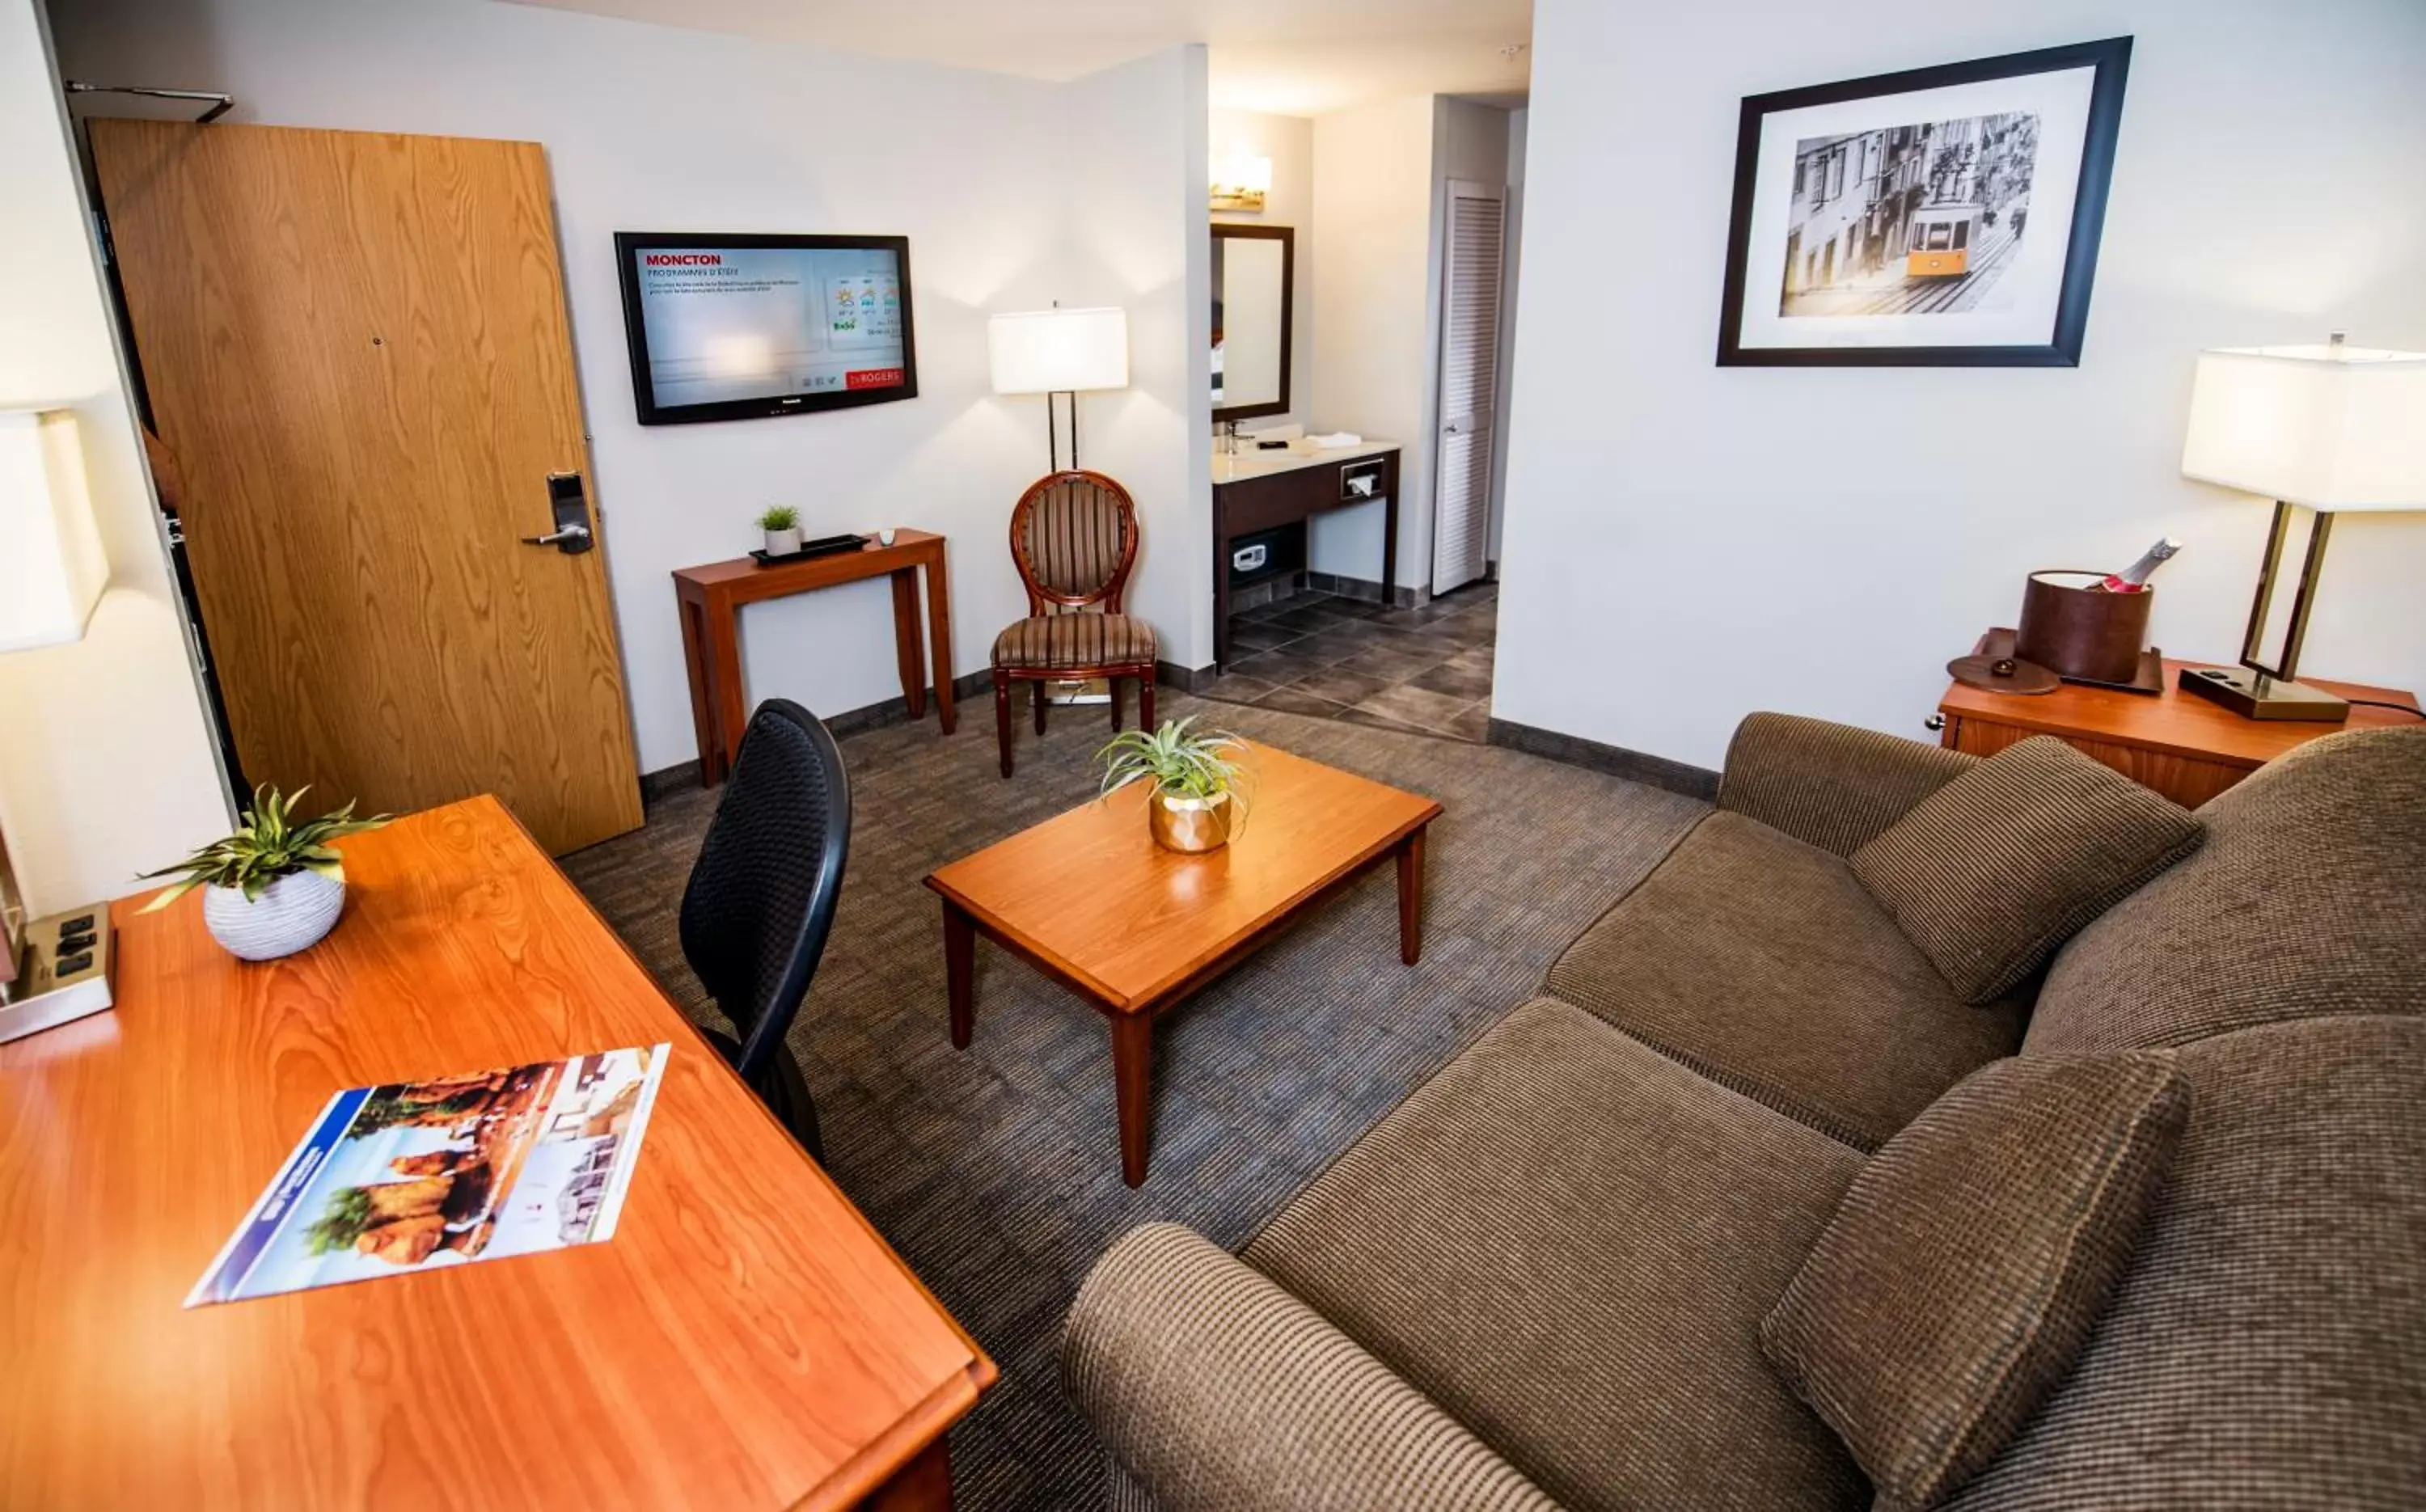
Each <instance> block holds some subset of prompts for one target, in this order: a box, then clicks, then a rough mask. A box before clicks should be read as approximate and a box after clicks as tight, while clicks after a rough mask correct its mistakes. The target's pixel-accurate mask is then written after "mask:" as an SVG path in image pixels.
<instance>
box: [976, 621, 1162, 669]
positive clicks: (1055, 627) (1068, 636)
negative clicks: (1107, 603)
mask: <svg viewBox="0 0 2426 1512" xmlns="http://www.w3.org/2000/svg"><path fill="white" fill-rule="evenodd" d="M1154 657H1155V643H1154V626H1152V625H1150V624H1147V623H1146V622H1145V621H1144V620H1142V619H1137V618H1136V617H1135V616H1132V615H1125V614H1044V615H1037V616H1034V617H1033V618H1031V619H1022V620H1020V621H1019V622H1018V623H1017V624H1014V625H1012V626H1011V628H1010V629H1008V630H1005V631H1004V632H1003V633H1002V634H1001V635H997V636H995V642H994V665H995V666H996V667H1025V668H1061V667H1068V668H1079V667H1140V666H1143V665H1145V664H1147V663H1150V662H1152V661H1153V660H1154Z"/></svg>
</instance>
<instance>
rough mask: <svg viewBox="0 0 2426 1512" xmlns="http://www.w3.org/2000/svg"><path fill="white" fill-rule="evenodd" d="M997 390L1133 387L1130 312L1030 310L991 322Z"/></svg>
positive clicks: (988, 347) (1042, 391)
mask: <svg viewBox="0 0 2426 1512" xmlns="http://www.w3.org/2000/svg"><path fill="white" fill-rule="evenodd" d="M986 350H987V353H988V355H989V356H990V357H991V358H992V359H993V362H994V392H995V393H996V394H1060V393H1065V392H1071V391H1075V390H1078V389H1125V388H1127V387H1128V386H1129V316H1128V312H1127V311H1125V310H1121V309H1116V308H1115V309H1101V310H1028V311H1024V312H1021V313H1020V314H1007V315H995V317H993V318H992V319H991V320H989V321H987V322H986Z"/></svg>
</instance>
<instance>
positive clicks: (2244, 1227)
mask: <svg viewBox="0 0 2426 1512" xmlns="http://www.w3.org/2000/svg"><path fill="white" fill-rule="evenodd" d="M2024 1058H2025V1059H2028V1058H2030V1057H2028V1056H2025V1057H2024ZM2174 1064H2175V1070H2178V1071H2179V1072H2180V1073H2181V1075H2182V1077H2183V1078H2184V1080H2186V1081H2188V1082H2189V1083H2190V1086H2191V1106H2190V1121H2189V1123H2188V1125H2187V1126H2186V1127H2185V1128H2184V1129H2183V1131H2182V1138H2181V1145H2180V1148H2179V1149H2178V1150H2175V1154H2174V1162H2173V1169H2172V1171H2171V1173H2170V1174H2169V1175H2168V1177H2167V1178H2166V1182H2165V1187H2164V1190H2163V1191H2162V1192H2161V1193H2160V1194H2159V1196H2158V1198H2157V1202H2156V1206H2155V1208H2154V1209H2153V1210H2152V1211H2151V1212H2150V1214H2149V1215H2148V1220H2147V1223H2146V1226H2145V1227H2144V1229H2143V1231H2142V1233H2141V1236H2140V1244H2139V1247H2138V1248H2137V1250H2135V1251H2134V1253H2133V1255H2132V1258H2131V1263H2130V1264H2129V1266H2128V1268H2127V1270H2126V1271H2125V1272H2124V1276H2123V1279H2122V1281H2121V1282H2120V1284H2118V1285H2117V1286H2116V1287H2115V1290H2114V1294H2113V1295H2112V1297H2111V1299H2110V1300H2109V1301H2108V1303H2107V1306H2106V1311H2105V1313H2104V1315H2103V1316H2101V1317H2100V1318H2099V1319H2098V1323H2097V1327H2096V1329H2095V1331H2094V1332H2093V1333H2092V1335H2091V1336H2090V1340H2089V1343H2088V1345H2087V1346H2086V1348H2084V1349H2083V1351H2082V1352H2081V1355H2080V1358H2079V1359H2078V1360H2077V1361H2076V1362H2075V1364H2074V1366H2073V1369H2072V1373H2071V1374H2070V1375H2067V1376H2066V1377H2065V1378H2064V1380H2063V1382H2062V1385H2060V1386H2059V1387H2058V1388H2057V1389H2056V1391H2055V1392H2054V1393H2053V1394H2052V1395H2050V1396H2049V1397H2048V1398H2047V1399H2046V1402H2045V1403H2044V1404H2043V1405H2042V1406H2041V1407H2040V1408H2039V1411H2038V1414H2037V1415H2036V1416H2035V1417H2034V1418H2032V1419H2031V1421H2030V1424H2029V1425H2028V1426H2026V1427H2025V1428H2024V1429H2023V1431H2022V1434H2021V1437H2020V1438H2018V1439H2017V1440H2014V1443H2013V1444H2012V1445H2011V1446H2010V1447H2009V1448H2007V1449H2006V1451H2005V1452H2004V1453H2003V1454H2002V1455H2000V1456H1997V1459H1996V1460H1995V1461H1994V1462H1993V1463H1992V1464H1990V1465H1989V1466H1988V1468H1987V1469H1986V1470H1985V1471H1983V1472H1981V1475H1980V1476H1979V1478H1978V1479H1976V1480H1974V1481H1973V1482H1972V1483H1971V1484H1970V1485H1969V1486H1967V1487H1965V1488H1963V1489H1962V1490H1961V1491H1959V1492H1957V1493H1956V1494H1955V1496H1954V1498H1953V1500H1952V1501H1951V1502H1949V1504H1948V1505H1949V1506H1950V1507H1952V1508H1956V1509H1960V1512H2024V1509H2030V1512H2037V1509H2043V1508H2048V1507H2059V1506H2099V1507H2160V1506H2161V1507H2287V1506H2333V1507H2383V1508H2392V1507H2411V1508H2414V1507H2418V1506H2426V1118H2421V1117H2420V1116H2419V1110H2420V1109H2421V1108H2426V1019H2417V1018H2389V1017H2367V1018H2362V1017H2349V1018H2323V1019H2308V1020H2303V1021H2295V1022H2289V1023H2281V1024H2272V1025H2268V1026H2265V1027H2262V1028H2256V1029H2249V1030H2243V1031H2240V1032H2239V1033H2235V1034H2230V1035H2224V1036H2218V1037H2213V1038H2209V1039H2202V1040H2200V1041H2198V1042H2196V1043H2194V1044H2189V1045H2184V1046H2182V1047H2181V1048H2180V1049H2178V1050H2176V1051H2175V1052H2174Z"/></svg>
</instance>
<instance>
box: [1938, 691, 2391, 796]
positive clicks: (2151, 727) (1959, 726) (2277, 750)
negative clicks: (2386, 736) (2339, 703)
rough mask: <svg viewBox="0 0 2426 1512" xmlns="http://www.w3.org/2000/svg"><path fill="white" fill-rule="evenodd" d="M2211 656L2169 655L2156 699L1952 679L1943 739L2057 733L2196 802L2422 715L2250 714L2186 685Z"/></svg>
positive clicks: (2360, 709)
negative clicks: (2266, 768)
mask: <svg viewBox="0 0 2426 1512" xmlns="http://www.w3.org/2000/svg"><path fill="white" fill-rule="evenodd" d="M2212 665H2213V664H2212V663H2208V662H2176V661H2170V660H2169V661H2167V662H2166V663H2165V690H2164V692H2162V693H2160V694H2159V695H2157V696H2156V697H2154V698H2151V697H2149V696H2148V695H2147V694H2144V693H2124V692H2121V691H2119V690H2117V689H2114V688H2102V687H2087V686H2084V685H2082V684H2078V683H2066V684H2063V685H2062V687H2059V688H2057V689H2056V690H2055V691H2054V692H2052V693H2042V694H2036V695H2030V696H2021V695H2015V694H2012V693H1991V692H1989V691H1987V690H1986V689H1984V688H1975V687H1969V686H1966V685H1965V684H1961V683H1955V684H1949V686H1948V687H1947V690H1946V696H1945V697H1944V698H1943V699H1941V700H1938V704H1937V712H1938V714H1939V715H1941V716H1943V717H1944V718H1945V721H1946V724H1945V728H1944V731H1943V732H1941V733H1940V735H1939V736H1938V744H1940V745H1942V746H1944V747H1946V748H1948V749H1949V750H1961V751H1968V752H1970V753H1971V754H1972V755H1974V756H1993V755H1995V754H1996V753H1997V752H1998V751H2000V750H2002V749H2004V748H2006V747H2008V746H2011V745H2014V743H2016V742H2018V741H2022V740H2027V739H2029V738H2030V736H2032V735H2041V734H2045V735H2056V736H2059V737H2061V738H2062V740H2063V741H2064V742H2065V743H2066V744H2068V745H2070V746H2072V747H2074V748H2077V749H2078V750H2080V751H2083V752H2085V753H2087V754H2088V755H2091V756H2094V757H2095V758H2096V759H2097V760H2099V761H2101V762H2104V763H2105V764H2107V765H2109V766H2111V767H2113V768H2114V769H2115V770H2116V771H2118V772H2121V773H2122V774H2123V775H2124V776H2126V777H2127V778H2129V779H2131V780H2133V781H2135V782H2138V783H2139V784H2141V785H2142V786H2143V787H2150V788H2154V789H2156V790H2157V791H2158V792H2159V793H2161V794H2163V795H2164V796H2167V797H2169V798H2171V799H2173V800H2174V801H2175V803H2178V804H2181V805H2182V806H2183V807H2184V808H2191V809H2195V808H2197V807H2198V806H2199V805H2200V804H2202V803H2205V802H2206V801H2207V800H2208V799H2209V798H2211V797H2214V796H2216V795H2217V794H2219V793H2221V792H2223V791H2224V789H2226V788H2228V787H2230V786H2232V785H2233V784H2234V783H2235V782H2238V781H2240V780H2241V779H2242V778H2244V777H2247V776H2248V775H2249V774H2250V773H2252V772H2254V771H2256V770H2257V768H2259V767H2260V766H2263V765H2265V764H2267V763H2268V762H2271V761H2272V760H2273V759H2274V758H2275V757H2277V756H2280V755H2282V754H2283V753H2284V752H2286V751H2289V750H2292V749H2295V748H2298V747H2301V746H2305V745H2306V744H2307V743H2308V742H2309V741H2312V740H2315V739H2317V738H2319V737H2320V736H2323V735H2330V734H2332V733H2334V732H2336V731H2338V730H2364V729H2368V728H2370V727H2372V726H2375V725H2391V724H2416V723H2417V722H2418V721H2417V718H2416V717H2415V716H2410V715H2404V714H2400V713H2397V712H2395V711H2393V710H2391V709H2374V708H2369V706H2367V705H2366V704H2364V703H2360V704H2353V705H2352V706H2351V716H2350V721H2349V723H2347V724H2324V723H2320V722H2317V721H2314V720H2306V719H2302V720H2284V719H2244V718H2242V717H2241V716H2239V715H2237V714H2235V713H2233V712H2232V711H2231V710H2230V709H2227V708H2225V707H2224V705H2222V704H2220V703H2212V702H2209V701H2208V700H2206V699H2202V698H2200V697H2198V696H2197V695H2196V694H2193V693H2184V692H2183V691H2182V690H2181V685H2180V684H2181V676H2182V668H2185V667H2208V666H2212ZM2301 681H2302V682H2304V683H2307V684H2311V685H2312V686H2315V687H2321V688H2323V689H2325V690H2326V691H2327V692H2330V693H2338V694H2340V695H2341V696H2342V697H2343V698H2346V699H2385V700H2390V701H2392V702H2395V703H2404V704H2407V705H2409V706H2410V707H2411V708H2415V707H2417V705H2418V700H2417V699H2416V698H2415V697H2414V696H2412V695H2410V694H2407V693H2404V692H2402V691H2401V690H2400V689H2398V688H2379V687H2369V686H2366V685H2365V684H2358V683H2328V682H2325V681H2324V680H2323V679H2321V678H2313V677H2310V678H2303V679H2301Z"/></svg>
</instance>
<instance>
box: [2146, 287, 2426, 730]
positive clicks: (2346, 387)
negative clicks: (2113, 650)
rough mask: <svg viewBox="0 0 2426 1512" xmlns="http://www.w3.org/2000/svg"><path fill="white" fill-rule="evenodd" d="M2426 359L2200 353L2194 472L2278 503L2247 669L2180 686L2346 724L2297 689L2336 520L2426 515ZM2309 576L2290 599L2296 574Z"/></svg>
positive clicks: (2278, 349)
mask: <svg viewBox="0 0 2426 1512" xmlns="http://www.w3.org/2000/svg"><path fill="white" fill-rule="evenodd" d="M2421 417H2426V352H2392V351H2371V350H2367V349H2364V348H2361V347H2355V346H2348V345H2347V344H2345V343H2344V342H2343V340H2342V337H2341V335H2340V333H2339V332H2336V333H2335V335H2334V338H2333V340H2332V341H2331V342H2330V343H2328V344H2326V345H2325V346H2245V347H2230V348H2224V349H2221V350H2217V351H2209V352H2202V353H2200V354H2199V361H2198V376H2197V379H2196V381H2195V384H2194V386H2193V387H2192V390H2191V423H2190V434H2189V437H2188V439H2187V440H2186V441H2185V442H2184V443H2183V446H2182V475H2184V476H2185V477H2193V478H2197V479H2199V480H2201V481H2202V482H2207V483H2218V484H2222V485H2223V486H2224V487H2225V488H2228V489H2240V490H2241V491H2244V492H2249V493H2256V494H2260V495H2263V496H2265V497H2268V498H2272V500H2273V501H2274V521H2273V524H2272V528H2271V529H2270V530H2269V531H2268V533H2267V537H2266V555H2265V558H2264V559H2263V560H2262V561H2261V562H2260V563H2259V564H2258V571H2257V595H2256V600H2255V602H2254V603H2252V604H2251V606H2250V610H2249V627H2248V629H2247V631H2246V632H2244V633H2243V635H2242V636H2241V644H2240V668H2239V669H2230V668H2203V669H2185V670H2184V671H2183V673H2182V675H2181V687H2182V690H2183V691H2184V692H2186V693H2195V694H2197V695H2198V696H2199V697H2201V698H2204V699H2209V700H2213V701H2215V702H2217V703H2221V704H2223V705H2224V707H2225V708H2227V709H2231V710H2232V711H2234V712H2235V713H2237V714H2240V715H2241V716H2245V717H2247V718H2251V719H2320V720H2342V719H2347V718H2349V717H2350V704H2349V703H2348V702H2347V701H2346V700H2342V699H2339V698H2337V697H2335V696H2334V695H2333V694H2331V693H2328V692H2326V691H2325V690H2324V689H2322V688H2318V687H2311V686H2309V685H2308V684H2305V683H2301V682H2299V681H2297V673H2298V671H2299V666H2300V648H2301V646H2302V645H2303V643H2305V640H2306V639H2307V635H2308V616H2309V612H2310V611H2311V610H2312V609H2313V608H2314V607H2315V606H2316V596H2317V581H2318V576H2319V574H2320V572H2321V570H2322V569H2323V567H2324V562H2325V542H2326V540H2327V539H2328V538H2329V537H2330V536H2331V535H2332V533H2333V526H2334V516H2335V515H2337V514H2343V513H2349V512H2351V511H2354V510H2366V511H2373V512H2384V513H2390V512H2396V511H2412V510H2426V418H2421ZM2295 556H2296V557H2297V558H2298V559H2299V563H2300V568H2299V572H2300V579H2299V584H2298V586H2297V587H2295V588H2293V589H2292V592H2291V596H2290V601H2289V603H2284V602H2283V593H2282V588H2283V585H2284V580H2285V573H2286V571H2287V569H2288V568H2289V565H2290V562H2291V560H2292V558H2293V557H2295Z"/></svg>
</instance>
